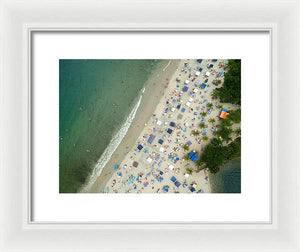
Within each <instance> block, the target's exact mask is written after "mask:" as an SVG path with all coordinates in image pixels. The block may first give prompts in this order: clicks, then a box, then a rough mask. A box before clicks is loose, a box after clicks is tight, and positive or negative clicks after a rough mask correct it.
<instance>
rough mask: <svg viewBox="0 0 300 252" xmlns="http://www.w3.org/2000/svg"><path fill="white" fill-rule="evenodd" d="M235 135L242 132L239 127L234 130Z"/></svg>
mask: <svg viewBox="0 0 300 252" xmlns="http://www.w3.org/2000/svg"><path fill="white" fill-rule="evenodd" d="M234 133H235V135H236V136H240V135H241V134H242V131H241V128H238V129H236V130H235V131H234Z"/></svg>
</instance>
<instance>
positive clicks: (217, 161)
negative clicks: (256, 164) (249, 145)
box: [198, 138, 241, 173]
mask: <svg viewBox="0 0 300 252" xmlns="http://www.w3.org/2000/svg"><path fill="white" fill-rule="evenodd" d="M221 143H222V142H221ZM221 143H220V140H219V139H216V138H214V139H213V140H212V141H211V143H209V144H208V145H207V146H206V148H205V151H204V153H203V154H202V156H201V157H200V160H199V161H198V162H199V163H200V162H203V163H205V165H206V167H207V168H208V169H209V171H210V172H211V173H216V172H218V171H219V170H220V167H221V166H222V165H223V164H225V162H227V161H229V160H232V159H235V158H237V157H240V155H241V138H237V139H236V140H235V141H233V142H231V143H230V144H229V145H227V146H223V145H222V144H221Z"/></svg>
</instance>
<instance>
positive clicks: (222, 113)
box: [220, 111, 229, 119]
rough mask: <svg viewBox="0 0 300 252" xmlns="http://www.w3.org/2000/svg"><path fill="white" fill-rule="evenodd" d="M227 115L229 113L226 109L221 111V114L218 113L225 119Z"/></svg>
mask: <svg viewBox="0 0 300 252" xmlns="http://www.w3.org/2000/svg"><path fill="white" fill-rule="evenodd" d="M228 115H229V113H227V112H226V111H222V112H221V115H220V118H222V119H226V118H227V116H228Z"/></svg>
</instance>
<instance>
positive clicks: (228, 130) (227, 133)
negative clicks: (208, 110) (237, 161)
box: [217, 126, 232, 143]
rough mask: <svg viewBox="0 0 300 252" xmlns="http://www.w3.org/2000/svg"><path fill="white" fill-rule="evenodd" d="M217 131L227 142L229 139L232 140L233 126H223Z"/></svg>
mask: <svg viewBox="0 0 300 252" xmlns="http://www.w3.org/2000/svg"><path fill="white" fill-rule="evenodd" d="M217 133H218V135H219V136H220V137H222V138H223V140H224V141H225V142H227V143H228V142H229V141H231V137H230V135H231V133H232V129H231V128H228V127H225V126H222V127H221V128H220V129H219V130H218V131H217Z"/></svg>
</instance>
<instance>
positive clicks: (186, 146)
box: [182, 144, 190, 151]
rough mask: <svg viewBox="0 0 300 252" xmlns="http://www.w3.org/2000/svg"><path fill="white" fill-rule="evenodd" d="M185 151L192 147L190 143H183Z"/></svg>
mask: <svg viewBox="0 0 300 252" xmlns="http://www.w3.org/2000/svg"><path fill="white" fill-rule="evenodd" d="M182 148H183V149H184V150H185V151H188V150H189V149H190V146H189V145H188V144H185V145H183V147H182Z"/></svg>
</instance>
